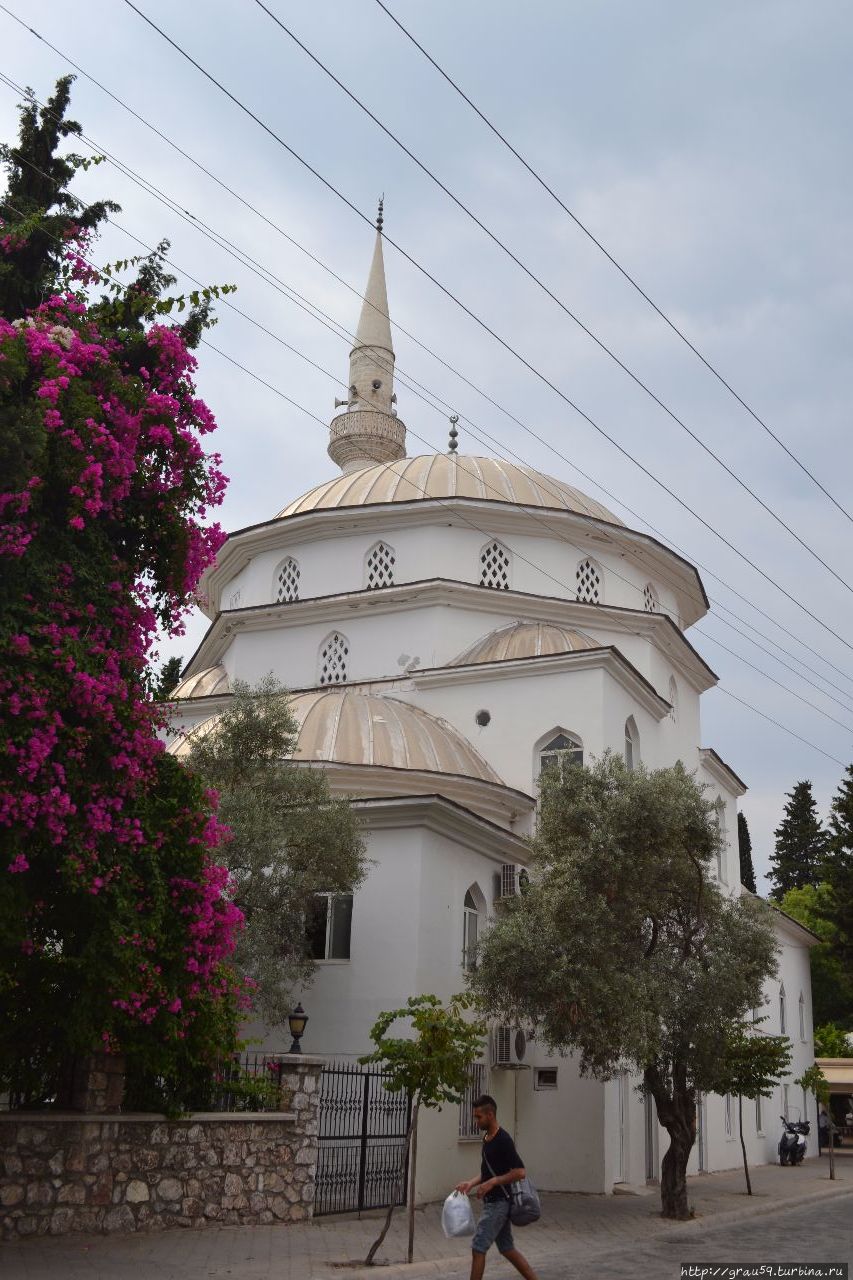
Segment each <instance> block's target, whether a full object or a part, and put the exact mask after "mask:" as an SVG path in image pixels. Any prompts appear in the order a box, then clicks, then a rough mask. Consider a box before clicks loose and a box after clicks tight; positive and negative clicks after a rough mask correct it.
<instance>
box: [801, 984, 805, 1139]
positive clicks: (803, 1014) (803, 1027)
mask: <svg viewBox="0 0 853 1280" xmlns="http://www.w3.org/2000/svg"><path fill="white" fill-rule="evenodd" d="M805 1038H806V1000H805V996H804V995H803V993H802V991H801V992H800V1039H801V1040H805ZM803 1115H805V1112H803Z"/></svg>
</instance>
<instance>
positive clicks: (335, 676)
mask: <svg viewBox="0 0 853 1280" xmlns="http://www.w3.org/2000/svg"><path fill="white" fill-rule="evenodd" d="M348 657H349V641H348V640H347V638H346V636H342V635H341V634H340V632H339V631H333V632H332V634H331V635H330V636H329V638H328V639H327V640H326V641H325V643H324V644H323V647H322V648H321V650H320V674H319V679H318V683H319V684H346V679H347V658H348Z"/></svg>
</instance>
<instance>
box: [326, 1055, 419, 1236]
mask: <svg viewBox="0 0 853 1280" xmlns="http://www.w3.org/2000/svg"><path fill="white" fill-rule="evenodd" d="M411 1110H412V1104H411V1099H410V1098H409V1097H408V1096H407V1094H405V1093H403V1092H398V1093H391V1092H390V1090H389V1089H388V1088H387V1076H385V1075H383V1074H382V1072H381V1071H369V1070H366V1069H365V1068H364V1067H361V1066H359V1065H358V1063H355V1062H352V1063H351V1062H330V1063H328V1064H327V1065H326V1066H325V1067H324V1068H323V1073H322V1077H321V1081H320V1132H319V1139H318V1153H317V1183H316V1193H315V1199H314V1213H315V1214H323V1213H347V1212H350V1211H351V1210H353V1209H358V1210H361V1209H381V1208H385V1207H386V1206H387V1205H389V1204H390V1203H391V1198H392V1196H393V1197H394V1203H395V1204H405V1203H406V1184H407V1181H408V1178H407V1176H406V1175H407V1174H408V1158H407V1159H406V1167H405V1169H404V1171H403V1177H402V1178H401V1176H400V1170H401V1165H402V1160H403V1151H404V1148H405V1145H406V1133H407V1132H408V1128H409V1118H410V1116H411Z"/></svg>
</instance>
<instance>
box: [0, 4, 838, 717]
mask: <svg viewBox="0 0 853 1280" xmlns="http://www.w3.org/2000/svg"><path fill="white" fill-rule="evenodd" d="M0 9H2V10H3V12H5V13H6V14H7V15H8V16H9V17H11V18H12V19H13V20H14V21H15V22H17V23H18V24H19V25H20V26H22V27H24V29H25V30H27V31H28V32H29V33H30V34H31V35H33V36H34V37H35V38H36V39H37V40H39V41H40V42H41V43H42V44H44V45H46V47H47V48H49V49H51V50H52V51H53V52H54V53H56V54H57V56H59V57H60V58H62V59H64V60H65V61H66V62H68V63H69V65H71V66H72V67H74V68H75V70H76V71H78V72H79V74H80V75H82V76H84V77H85V78H86V79H87V80H89V81H90V82H91V83H92V84H94V85H95V86H96V87H97V88H99V89H100V90H101V91H102V92H103V93H105V94H107V96H108V97H110V98H111V99H112V100H113V101H114V102H116V103H118V105H119V106H121V107H122V108H123V109H124V110H125V111H127V112H128V113H129V114H130V115H132V116H133V117H134V119H136V120H138V121H139V122H140V123H141V124H143V125H144V126H145V127H146V128H147V129H149V130H151V132H153V133H154V134H156V136H157V137H159V138H160V139H161V140H162V141H164V142H166V143H167V145H168V146H170V147H171V148H172V149H173V150H174V151H176V152H177V153H178V154H179V155H181V156H182V157H184V158H185V159H186V160H188V161H189V162H190V163H191V164H192V165H194V166H195V168H197V169H198V170H199V171H200V172H202V173H204V174H205V175H206V176H207V177H209V178H210V179H211V180H212V181H213V182H215V183H216V184H217V185H218V186H219V187H221V188H222V189H223V190H224V191H226V192H227V193H228V194H229V195H231V196H233V198H234V199H236V200H238V201H239V202H240V203H241V204H242V205H243V206H244V207H245V208H247V209H249V210H250V211H251V212H252V213H254V214H255V215H256V216H257V217H259V218H260V219H261V220H262V221H263V222H264V223H266V224H267V225H268V226H269V227H271V228H272V229H273V230H274V231H276V232H277V233H278V234H279V235H281V236H282V237H283V238H284V239H285V240H287V241H288V242H289V243H290V244H291V245H293V246H294V247H295V248H296V249H298V250H299V251H300V252H301V253H303V254H304V255H305V256H306V257H307V258H309V259H310V260H311V261H312V262H314V263H315V264H316V265H318V266H319V267H321V269H322V270H324V271H326V272H327V273H328V274H329V275H330V276H331V277H332V278H333V279H334V280H336V281H338V282H339V283H340V284H342V285H343V286H344V287H345V288H346V289H348V290H349V291H350V292H351V293H353V294H354V295H355V296H357V297H358V298H360V299H362V301H365V302H368V300H367V299H366V298H364V297H363V295H362V294H361V292H360V291H359V290H358V289H357V288H356V287H355V286H354V285H352V284H350V283H349V281H347V280H345V279H344V278H343V277H342V276H340V275H338V273H337V272H335V271H334V270H333V268H331V267H330V266H329V265H328V264H327V263H325V262H323V260H322V259H320V258H318V257H317V256H316V255H314V254H313V253H312V252H311V251H310V250H309V249H308V248H307V247H306V246H305V245H303V244H302V243H300V242H299V241H298V240H296V239H295V238H294V237H292V236H291V235H289V234H288V232H286V231H285V230H284V229H283V228H282V227H281V226H280V225H279V224H278V223H276V222H274V221H273V220H272V219H270V218H269V217H268V216H267V215H266V214H264V213H263V212H262V211H261V210H260V209H258V208H257V207H256V206H255V205H253V204H252V203H251V202H250V201H248V200H246V199H245V197H244V196H242V195H241V194H240V193H239V192H237V191H235V190H234V189H233V188H232V187H230V186H229V185H228V184H227V183H226V182H224V181H223V180H222V179H221V178H220V177H219V176H218V175H217V174H215V173H213V172H212V171H211V170H210V169H208V168H207V167H206V166H205V165H203V164H202V163H201V162H200V161H199V160H198V159H197V158H196V157H194V156H193V155H191V154H190V153H189V152H187V151H185V150H184V149H183V148H181V147H180V146H179V145H178V144H177V143H176V142H175V141H174V140H173V139H172V138H170V137H169V136H168V135H167V134H165V133H163V132H162V131H161V130H160V129H158V128H157V127H156V125H154V124H152V123H151V122H150V121H149V120H147V119H146V118H145V117H144V116H142V115H140V114H139V112H137V111H135V110H134V109H133V108H132V107H131V106H129V104H128V103H126V102H125V101H124V100H123V99H121V98H120V97H118V96H117V95H116V94H115V93H113V92H112V90H110V89H108V88H107V87H106V86H105V85H104V84H102V83H101V81H99V80H97V79H96V78H95V77H94V76H92V75H91V74H90V72H88V71H86V70H85V68H83V67H81V66H80V65H79V63H77V62H75V61H74V60H73V59H72V58H71V57H70V56H69V55H68V54H67V53H64V52H63V51H62V50H61V49H58V48H57V47H56V45H54V44H51V42H50V41H49V40H47V38H46V37H45V36H43V35H42V34H41V33H40V32H38V31H36V30H35V29H34V28H33V27H30V26H28V25H27V24H26V23H25V22H23V21H22V20H21V19H20V18H19V17H17V15H16V14H14V13H13V12H12V11H11V10H10V9H8V8H7V7H6V6H5V5H3V4H2V3H0ZM3 79H5V80H6V82H7V83H8V84H9V85H10V86H11V87H13V88H15V89H16V91H18V92H20V93H23V94H25V92H26V91H25V90H23V89H21V87H20V86H17V85H16V84H15V82H14V81H12V80H8V78H7V77H3ZM80 136H81V137H82V138H84V140H85V141H87V142H88V143H89V145H90V146H92V147H93V148H94V149H97V150H99V151H101V152H103V151H104V149H103V148H101V147H99V146H98V144H97V143H95V142H94V141H93V140H92V139H90V138H87V137H86V135H85V134H82V135H80ZM105 154H107V155H109V153H105ZM110 159H111V160H112V163H113V164H115V165H116V166H117V167H118V168H119V169H120V171H122V172H124V173H126V174H127V176H129V177H130V178H131V179H132V180H133V181H135V182H138V183H139V184H140V185H141V186H143V188H147V189H149V193H152V194H155V195H156V198H158V199H161V200H163V201H164V202H168V203H169V207H171V208H172V209H173V211H174V212H176V213H177V214H178V215H179V216H181V217H184V218H185V219H186V220H187V221H190V222H191V224H196V225H197V227H199V228H205V224H204V223H202V222H201V220H200V219H198V218H196V216H195V215H194V214H191V213H190V212H189V210H186V209H181V208H180V207H179V206H177V205H175V204H174V202H172V201H171V200H170V198H169V197H166V196H165V195H164V194H163V193H161V192H159V191H158V189H157V188H156V187H154V186H153V184H151V183H149V182H148V180H147V179H143V178H142V177H141V176H140V175H137V174H135V173H134V171H133V170H131V169H129V168H127V167H126V166H125V165H124V164H123V163H122V162H121V161H118V160H117V158H116V157H114V156H110ZM210 234H211V236H216V237H219V233H217V232H213V231H212V230H211V232H210ZM219 239H221V240H224V238H223V237H219ZM216 242H217V243H218V241H216ZM224 243H225V244H228V243H230V242H228V241H225V242H224ZM220 247H222V245H220ZM237 252H239V253H241V254H242V253H243V251H242V250H237ZM250 261H251V259H250ZM244 265H245V264H244ZM263 270H266V268H263ZM282 287H283V288H284V289H288V288H289V286H286V285H284V284H283V283H282ZM294 292H295V291H294ZM285 296H288V295H285ZM301 296H302V295H299V294H296V297H301ZM288 300H289V301H292V302H293V301H294V299H293V298H289V299H288ZM303 301H305V302H306V303H307V306H308V307H313V304H311V303H310V302H308V300H306V299H303ZM229 305H233V304H229ZM295 305H299V304H298V303H296V304H295ZM368 305H370V306H373V304H372V303H370V302H368ZM235 309H236V308H235ZM373 309H374V310H377V308H375V307H374V308H373ZM241 314H242V313H241ZM308 314H313V313H312V311H310V310H309V311H308ZM321 314H322V315H325V313H323V312H321ZM382 314H384V313H382ZM313 318H315V319H317V318H318V317H317V316H316V315H315V316H314V317H313ZM327 318H328V317H327ZM321 323H322V321H321ZM332 323H337V322H332ZM395 327H396V329H397V330H398V332H400V333H403V334H405V335H406V337H408V338H409V339H410V340H411V341H412V342H414V343H415V344H416V345H417V346H418V347H419V348H420V349H421V350H423V351H425V352H426V353H427V354H428V355H429V356H431V357H432V358H433V359H435V360H437V361H438V363H439V364H440V365H441V366H442V367H443V368H445V369H447V370H449V372H451V373H453V374H454V376H455V377H458V378H459V379H460V380H461V381H462V382H463V383H464V384H465V385H466V386H468V387H470V388H471V389H472V390H474V391H475V392H477V394H478V395H480V396H482V397H483V399H485V400H486V402H487V403H488V404H491V405H492V406H493V407H494V408H496V409H497V410H498V411H499V412H501V413H503V414H504V415H505V416H506V417H507V418H509V420H510V421H511V422H514V423H515V424H516V425H517V426H519V427H521V429H522V430H524V431H525V432H527V433H528V434H529V435H530V436H531V437H532V438H533V439H535V440H537V441H538V442H539V443H541V444H543V445H544V446H545V447H546V448H547V449H549V450H550V452H551V453H553V454H554V455H555V456H556V457H558V458H560V459H561V460H562V461H563V462H564V463H565V464H566V465H567V466H568V467H569V468H570V469H571V470H573V471H576V472H577V473H578V474H579V475H580V476H581V477H582V478H583V479H584V480H586V481H588V482H589V483H591V484H592V485H593V486H594V487H595V488H597V489H600V490H601V492H602V493H604V494H605V495H606V496H607V497H608V498H609V499H611V501H614V502H616V503H617V504H618V505H619V506H621V507H622V508H623V509H624V510H625V511H627V512H628V513H629V514H630V515H631V516H633V517H634V518H635V519H636V520H639V521H640V523H641V524H643V525H645V526H646V528H648V529H650V530H651V531H652V532H653V533H654V534H656V535H657V536H658V537H659V538H661V539H662V540H663V541H664V542H665V543H667V544H668V545H669V546H670V547H672V548H673V550H675V551H676V552H677V553H678V554H680V555H683V556H684V557H685V558H687V559H688V560H689V561H690V562H691V563H693V564H694V565H696V566H697V567H698V568H699V569H701V570H702V572H703V573H705V574H707V575H708V576H709V577H712V578H713V579H714V580H715V581H717V582H719V583H720V584H721V585H722V586H724V587H725V588H726V589H727V590H728V591H731V592H732V593H733V594H734V595H736V596H737V597H738V599H740V600H742V601H743V602H744V603H745V604H747V605H749V607H750V608H752V609H754V610H755V611H756V612H757V613H759V614H760V615H761V616H762V617H763V618H765V619H766V620H767V621H768V622H770V623H771V624H772V625H773V626H775V627H777V628H778V629H779V630H780V631H782V632H783V634H784V635H787V636H788V637H789V638H790V639H791V640H793V641H794V642H795V643H797V644H799V645H801V646H802V647H803V648H805V649H808V650H809V652H813V647H812V646H811V645H810V644H809V643H807V642H806V641H804V640H802V639H800V637H798V636H797V635H795V633H794V632H792V631H791V630H790V629H789V628H788V627H786V626H784V625H783V624H782V623H781V622H779V621H778V619H776V618H773V617H772V616H771V615H770V614H768V613H766V612H765V610H763V609H761V608H759V606H758V605H756V604H755V602H754V601H753V600H751V599H749V598H748V597H747V596H745V595H743V593H742V592H739V591H738V590H737V589H736V588H735V587H733V586H732V585H731V583H729V582H728V581H726V580H725V579H722V578H720V577H719V575H718V574H716V573H715V572H714V571H713V570H712V569H710V568H709V567H708V566H707V565H704V564H703V563H702V562H701V561H700V560H698V559H697V558H696V557H695V555H691V554H689V553H688V552H686V551H685V550H684V548H682V547H680V546H679V545H678V543H676V542H674V541H673V540H672V539H671V538H668V537H667V536H666V535H665V534H664V533H663V532H662V531H661V530H659V529H658V528H657V527H656V526H655V525H654V524H652V523H651V522H650V521H649V520H647V519H646V517H645V516H642V515H641V514H640V513H639V512H637V511H635V510H634V509H633V508H632V507H630V506H629V505H628V504H627V503H626V502H625V501H624V499H622V498H620V497H618V496H617V495H615V494H613V493H611V492H610V490H609V489H607V488H606V487H605V486H604V485H602V484H601V482H600V481H598V480H596V479H595V478H594V477H593V476H590V475H589V474H588V473H587V472H585V471H584V470H583V469H582V468H581V467H579V466H578V465H577V463H576V462H575V461H573V460H572V459H570V458H568V457H567V456H566V455H565V454H564V453H562V452H561V451H560V450H559V449H557V448H556V446H555V445H553V444H552V443H551V442H550V441H549V440H547V439H546V438H545V437H543V436H541V435H539V434H538V432H536V431H534V430H533V429H532V428H531V427H530V426H529V425H527V424H525V423H524V422H522V421H521V419H519V418H518V417H516V416H515V415H514V414H513V413H512V412H511V411H510V410H509V409H507V408H506V407H505V406H503V405H501V404H500V403H499V402H498V401H497V400H495V399H494V398H493V397H492V396H490V395H489V393H488V392H487V391H485V390H484V389H483V388H482V387H479V386H478V385H477V384H476V383H474V382H472V381H471V380H470V379H469V378H467V377H466V376H465V374H463V373H462V372H461V371H460V370H459V369H456V368H455V367H454V366H453V365H452V364H450V363H449V362H448V361H446V360H445V359H444V358H443V357H442V356H440V355H439V354H438V353H437V352H436V351H434V350H432V349H431V348H430V347H429V346H427V345H426V344H425V343H423V342H422V341H421V340H420V339H419V338H417V337H416V336H415V335H414V334H413V333H411V332H410V331H408V330H407V329H405V328H403V326H402V325H400V324H399V323H395ZM332 332H335V331H334V329H333V330H332ZM338 336H340V335H338ZM285 345H287V344H285ZM297 354H299V355H300V356H301V355H302V353H298V352H297ZM302 358H304V359H307V357H304V356H302ZM308 362H309V363H311V361H308ZM397 373H398V375H400V374H402V370H400V369H399V368H398V369H397ZM411 380H412V382H414V383H415V385H416V386H420V385H421V384H419V383H417V382H416V381H415V380H414V379H411ZM439 403H444V404H445V407H446V408H448V409H449V408H450V406H449V405H447V404H446V402H443V401H440V400H439ZM462 417H463V420H464V421H466V422H468V423H469V425H471V426H472V427H474V428H475V430H478V431H479V432H480V433H481V434H482V435H484V436H485V437H486V438H487V439H489V440H491V441H492V442H493V443H495V444H497V445H498V448H500V449H502V450H505V451H507V452H509V453H510V454H511V455H512V456H513V457H515V458H516V459H518V460H519V461H522V462H523V461H524V460H523V459H521V458H520V457H519V455H518V454H517V453H516V452H515V451H514V450H512V449H511V447H510V446H508V445H507V444H506V443H505V442H503V441H498V440H496V438H495V437H493V436H491V435H490V434H489V433H488V432H486V431H485V430H484V429H483V428H482V427H479V428H477V427H476V424H474V423H473V422H472V420H471V419H470V418H467V417H465V416H464V415H462ZM710 601H711V603H713V604H715V605H716V607H717V608H718V609H721V610H723V611H724V612H726V613H728V614H729V615H730V616H731V617H733V618H735V619H736V620H737V621H738V622H741V623H742V624H743V625H744V626H746V627H748V628H749V629H750V630H751V631H754V632H755V633H756V635H759V636H761V637H762V639H765V640H767V642H768V643H769V644H771V645H773V646H774V647H775V648H777V649H779V650H780V652H782V653H784V654H785V655H786V656H787V657H790V658H792V659H793V660H794V661H795V662H797V663H799V664H800V665H801V666H804V667H805V668H806V670H808V671H811V672H812V674H813V675H815V676H817V677H818V679H820V680H823V681H824V682H825V683H827V684H829V685H830V686H831V687H832V688H834V689H836V690H837V691H838V692H839V693H843V692H844V691H843V690H842V689H841V688H840V686H838V685H836V684H834V683H833V682H832V681H831V680H829V679H828V677H826V676H824V675H822V674H821V673H820V672H818V671H815V669H814V668H813V667H811V666H809V664H808V663H807V662H805V661H804V659H802V658H801V657H798V656H797V655H796V654H792V653H791V652H790V651H789V650H787V649H785V648H784V647H783V646H782V645H780V644H779V643H778V641H776V640H774V639H772V638H771V637H770V636H766V635H764V633H763V632H761V631H760V630H758V629H757V628H756V627H755V626H754V625H753V624H752V623H750V622H748V621H747V620H746V619H745V618H742V617H741V616H740V615H739V614H737V613H735V612H734V611H733V610H732V609H730V608H729V607H728V606H727V605H724V604H723V603H722V601H719V600H715V599H714V598H713V597H710ZM717 616H718V620H719V621H720V622H722V623H723V625H724V626H728V627H731V629H732V630H734V631H735V632H736V633H737V634H738V635H741V636H743V633H742V632H741V631H739V630H738V628H737V627H732V624H731V623H729V622H727V621H726V619H725V618H722V617H720V616H719V615H717ZM743 638H744V639H747V640H749V641H750V643H752V644H755V643H756V642H755V641H754V640H752V639H751V637H749V636H744V637H743ZM757 647H758V648H759V649H760V648H761V646H760V645H757ZM770 656H773V655H770ZM815 656H816V657H817V658H818V659H819V660H820V661H821V662H823V663H824V664H825V665H826V666H828V667H829V668H830V669H831V670H833V671H834V672H836V674H838V675H840V676H842V677H843V678H844V679H845V680H848V681H849V682H850V681H851V677H850V676H849V675H848V674H847V672H845V671H843V670H842V669H841V668H840V667H837V666H836V665H835V664H834V663H832V662H830V661H829V659H828V658H826V657H825V655H823V654H819V653H816V654H815ZM776 661H779V659H776ZM781 665H783V666H785V665H786V664H785V663H782V664H781ZM795 674H798V673H796V672H795ZM809 683H811V682H809ZM815 687H818V686H815ZM821 692H825V691H823V690H821ZM827 696H831V695H827ZM839 705H840V704H839Z"/></svg>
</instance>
